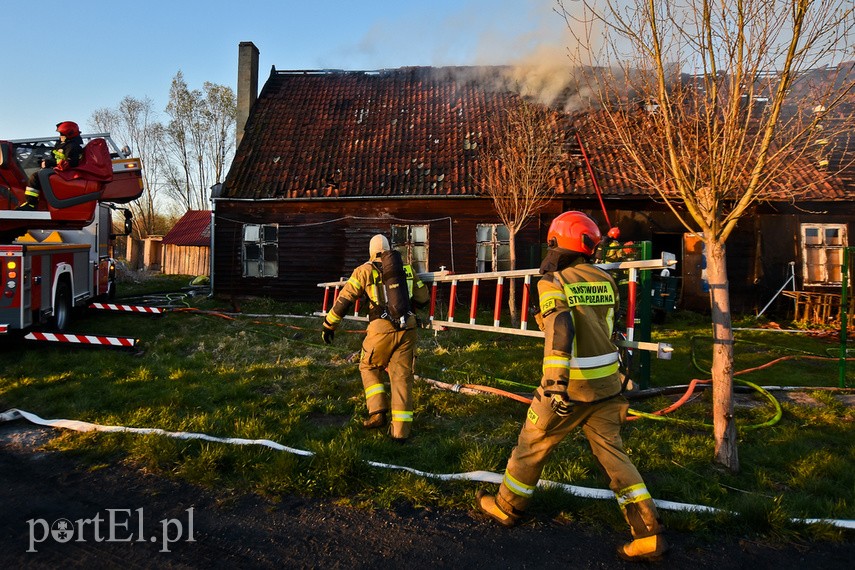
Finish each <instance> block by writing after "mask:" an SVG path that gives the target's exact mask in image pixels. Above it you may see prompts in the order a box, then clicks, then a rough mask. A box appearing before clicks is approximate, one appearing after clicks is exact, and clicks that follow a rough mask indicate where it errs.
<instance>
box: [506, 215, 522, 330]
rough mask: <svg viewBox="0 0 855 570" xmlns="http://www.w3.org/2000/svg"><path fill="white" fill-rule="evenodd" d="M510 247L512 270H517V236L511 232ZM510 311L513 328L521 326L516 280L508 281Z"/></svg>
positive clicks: (509, 237)
mask: <svg viewBox="0 0 855 570" xmlns="http://www.w3.org/2000/svg"><path fill="white" fill-rule="evenodd" d="M508 246H509V247H510V250H511V252H510V253H511V270H514V269H516V268H517V235H516V233H515V232H513V231H511V232H509V235H508ZM508 309H510V312H511V326H512V327H518V326H520V316H519V312H518V311H517V282H516V279H508Z"/></svg>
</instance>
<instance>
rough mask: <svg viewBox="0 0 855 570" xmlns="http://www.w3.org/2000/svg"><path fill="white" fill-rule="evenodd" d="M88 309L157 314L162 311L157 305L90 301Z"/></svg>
mask: <svg viewBox="0 0 855 570" xmlns="http://www.w3.org/2000/svg"><path fill="white" fill-rule="evenodd" d="M89 308H90V309H103V310H105V311H125V312H128V313H151V314H155V315H159V314H161V313H163V312H164V310H163V309H161V308H158V307H145V306H142V305H113V304H111V303H92V304H91V305H89Z"/></svg>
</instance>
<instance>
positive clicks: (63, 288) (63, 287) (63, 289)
mask: <svg viewBox="0 0 855 570" xmlns="http://www.w3.org/2000/svg"><path fill="white" fill-rule="evenodd" d="M69 321H71V287H70V286H69V285H68V282H66V281H61V282H60V283H59V285H57V287H56V299H54V303H53V326H54V328H55V329H56V330H58V331H64V330H65V329H67V328H68V323H69Z"/></svg>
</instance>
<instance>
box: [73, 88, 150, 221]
mask: <svg viewBox="0 0 855 570" xmlns="http://www.w3.org/2000/svg"><path fill="white" fill-rule="evenodd" d="M89 122H90V123H91V124H92V125H93V126H94V127H95V129H96V130H98V131H101V132H109V133H110V135H111V137H112V138H113V140H114V141H116V142H117V143H118V144H119V145H127V146H128V147H129V148H130V149H131V152H132V154H133V155H134V156H136V157H138V158H140V159H141V161H142V165H143V170H142V175H143V195H142V196H141V197H140V198H139V199H138V200H135V201H133V202H131V203H130V204H128V207H129V208H130V209H131V211H132V212H133V214H134V229H135V230H136V232H137V235H138V237H146V236H148V235H151V234H159V233H163V231H164V230H165V228H164V227H163V225H164V224H163V216H161V215H159V213H161V212H162V211H163V204H162V201H163V199H162V197H161V196H160V192H159V190H160V184H161V173H162V172H163V170H164V168H165V164H164V156H163V126H162V125H161V124H160V123H159V122H157V117H156V114H155V113H154V111H153V103H152V101H151V99H148V98H144V99H136V98H134V97H131V96H127V97H125V98H124V99H122V101H121V102H120V103H119V105H118V106H117V107H116V108H115V109H108V108H102V109H97V110H95V111H94V112H93V113H92V116H91V117H90V119H89Z"/></svg>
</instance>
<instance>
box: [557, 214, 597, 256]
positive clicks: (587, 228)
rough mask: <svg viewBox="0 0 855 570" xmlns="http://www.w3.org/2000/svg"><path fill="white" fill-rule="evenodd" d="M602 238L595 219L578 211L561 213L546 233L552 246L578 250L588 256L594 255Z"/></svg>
mask: <svg viewBox="0 0 855 570" xmlns="http://www.w3.org/2000/svg"><path fill="white" fill-rule="evenodd" d="M602 239H603V235H602V234H601V233H600V228H598V227H597V224H596V223H595V222H594V220H592V219H591V218H589V217H588V216H586V215H585V214H583V213H582V212H577V211H570V212H564V213H563V214H560V215H559V216H558V217H556V218H555V219H554V220H552V224H550V226H549V232H548V233H547V234H546V243H547V245H549V246H550V247H560V248H562V249H567V250H570V251H577V252H579V253H582V254H584V255H586V256H590V255H593V253H594V250H595V249H596V248H597V245H598V244H599V243H600V240H602Z"/></svg>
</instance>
